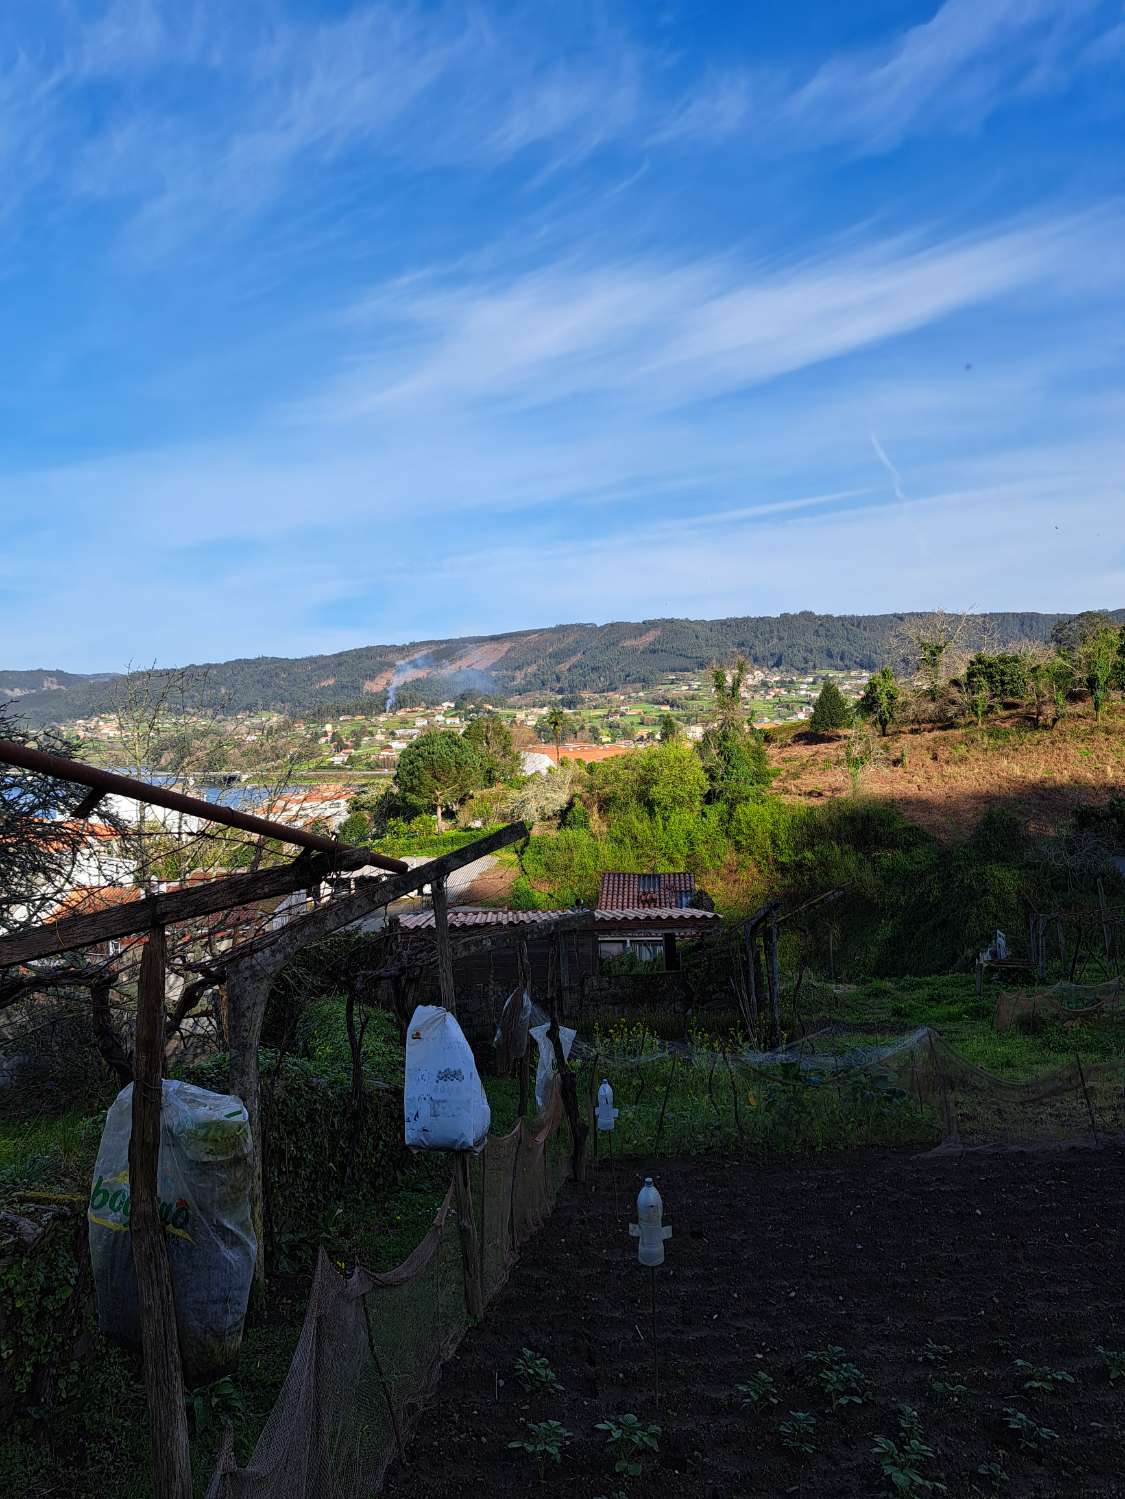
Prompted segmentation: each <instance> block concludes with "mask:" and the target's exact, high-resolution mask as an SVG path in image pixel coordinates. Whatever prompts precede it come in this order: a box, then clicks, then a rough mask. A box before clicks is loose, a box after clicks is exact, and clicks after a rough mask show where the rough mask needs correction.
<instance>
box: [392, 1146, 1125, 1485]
mask: <svg viewBox="0 0 1125 1499" xmlns="http://www.w3.org/2000/svg"><path fill="white" fill-rule="evenodd" d="M649 1169H653V1168H649ZM616 1174H617V1182H616V1188H617V1190H616V1197H615V1191H614V1182H613V1179H612V1177H611V1175H610V1168H609V1167H608V1166H607V1165H604V1164H603V1165H602V1166H601V1167H600V1168H599V1170H598V1172H597V1175H596V1178H595V1180H594V1184H593V1186H592V1188H589V1187H588V1188H578V1187H575V1186H574V1185H570V1186H569V1187H567V1188H566V1189H565V1190H564V1192H563V1193H562V1194H561V1196H560V1200H559V1206H558V1209H557V1211H556V1212H555V1214H554V1216H553V1217H552V1219H551V1220H550V1222H549V1223H548V1224H547V1226H546V1227H545V1228H544V1230H543V1232H542V1233H541V1234H540V1235H539V1237H538V1238H537V1239H536V1240H535V1242H534V1243H533V1244H532V1245H531V1246H529V1247H528V1249H527V1250H526V1251H525V1253H524V1256H523V1259H522V1262H521V1263H520V1264H519V1265H518V1266H517V1268H516V1270H515V1272H514V1273H513V1276H512V1278H511V1280H510V1281H509V1283H508V1285H507V1287H506V1288H505V1289H504V1290H503V1291H502V1292H501V1293H500V1295H499V1296H498V1297H497V1299H496V1301H495V1302H494V1303H493V1305H492V1306H491V1308H490V1309H489V1311H488V1314H487V1316H486V1320H485V1322H484V1324H483V1325H482V1326H480V1327H478V1328H477V1329H475V1330H474V1331H472V1332H471V1333H470V1334H469V1335H468V1337H467V1338H466V1339H465V1341H464V1343H463V1344H462V1346H461V1349H460V1352H459V1353H458V1355H457V1356H456V1357H455V1358H454V1359H453V1360H452V1361H451V1362H450V1364H449V1365H448V1366H447V1367H446V1369H445V1371H444V1374H443V1377H442V1379H441V1383H440V1385H439V1387H438V1389H437V1390H436V1392H435V1394H434V1396H433V1398H432V1400H431V1401H430V1403H429V1405H428V1407H427V1409H426V1411H425V1412H424V1414H423V1416H422V1418H421V1421H420V1423H419V1427H418V1430H417V1433H416V1435H415V1437H414V1440H413V1442H412V1443H411V1446H410V1448H409V1453H408V1456H409V1460H410V1462H409V1467H408V1468H403V1467H402V1466H401V1465H399V1464H396V1465H395V1466H394V1467H393V1468H392V1470H391V1472H390V1473H389V1475H388V1477H387V1481H386V1487H385V1491H384V1492H385V1493H386V1494H388V1495H391V1496H395V1499H407V1496H409V1499H452V1496H457V1499H463V1495H464V1494H466V1493H472V1492H480V1493H487V1494H488V1496H489V1499H504V1496H513V1499H515V1496H517V1495H518V1496H520V1499H525V1496H526V1495H528V1494H530V1493H535V1494H542V1495H544V1496H549V1495H552V1494H560V1495H561V1494H563V1493H565V1494H567V1496H568V1499H595V1496H605V1499H616V1496H617V1495H618V1494H619V1493H620V1494H622V1495H629V1496H631V1495H635V1494H639V1493H641V1492H642V1491H644V1490H646V1489H648V1491H649V1492H653V1493H659V1494H661V1495H667V1496H675V1499H680V1496H682V1499H748V1496H751V1495H771V1496H773V1495H783V1494H789V1493H796V1494H805V1495H814V1494H815V1495H817V1496H818V1499H821V1496H831V1495H839V1496H848V1499H858V1496H863V1499H871V1496H875V1495H879V1494H887V1495H889V1494H892V1493H893V1492H894V1489H893V1487H892V1483H891V1480H890V1478H889V1476H888V1475H887V1474H886V1473H885V1472H884V1471H883V1469H882V1468H881V1466H880V1463H879V1460H878V1459H877V1458H876V1456H875V1454H874V1452H873V1444H874V1441H875V1438H876V1437H877V1436H884V1437H887V1438H890V1439H892V1440H893V1441H894V1442H895V1443H896V1444H897V1445H898V1447H899V1449H900V1451H901V1449H902V1448H903V1447H904V1445H905V1439H904V1437H903V1435H902V1432H901V1429H900V1414H901V1413H900V1411H899V1409H898V1407H899V1403H900V1402H905V1403H906V1404H908V1405H909V1406H911V1407H913V1408H914V1409H915V1410H916V1411H917V1420H918V1423H919V1424H920V1428H921V1439H922V1441H923V1443H924V1444H925V1445H927V1446H928V1447H929V1448H930V1449H932V1452H933V1455H932V1457H926V1458H920V1459H919V1460H918V1461H917V1463H916V1471H917V1474H918V1476H919V1478H925V1479H927V1480H930V1481H932V1482H933V1483H934V1484H935V1489H934V1490H933V1492H937V1490H936V1485H937V1484H939V1483H941V1484H945V1485H946V1486H947V1491H948V1493H949V1495H951V1496H960V1495H965V1496H969V1495H973V1494H980V1495H992V1494H1003V1495H1009V1496H1017V1495H1018V1496H1020V1499H1026V1496H1031V1495H1041V1496H1047V1495H1050V1496H1058V1495H1063V1494H1068V1495H1074V1496H1082V1499H1095V1496H1097V1499H1102V1496H1119V1495H1125V1478H1123V1476H1122V1475H1125V1372H1123V1373H1122V1376H1121V1377H1119V1378H1118V1379H1117V1380H1116V1382H1111V1381H1110V1378H1109V1371H1108V1368H1107V1365H1106V1362H1105V1360H1104V1358H1103V1357H1102V1355H1100V1354H1099V1353H1098V1352H1097V1349H1098V1345H1102V1346H1103V1347H1104V1348H1106V1349H1110V1350H1114V1349H1122V1348H1125V1291H1123V1289H1122V1280H1121V1266H1122V1263H1125V1254H1123V1249H1125V1246H1123V1244H1122V1237H1123V1221H1125V1214H1123V1209H1125V1174H1123V1172H1122V1163H1121V1157H1120V1154H1119V1153H1112V1152H1109V1151H1105V1152H1103V1151H1096V1150H1087V1151H1074V1152H1065V1153H1054V1152H1051V1153H1046V1154H1040V1155H1023V1154H1000V1155H994V1156H967V1157H962V1158H960V1159H951V1160H945V1161H940V1162H934V1161H919V1160H916V1159H914V1158H912V1157H911V1156H910V1155H909V1154H908V1153H905V1152H901V1151H885V1150H881V1151H854V1152H850V1153H849V1154H847V1155H830V1156H824V1155H822V1156H817V1157H815V1158H813V1157H788V1158H773V1159H756V1160H746V1159H725V1158H720V1157H715V1156H711V1157H702V1158H696V1159H693V1160H679V1161H672V1162H664V1163H661V1164H660V1165H659V1166H657V1167H656V1168H655V1176H656V1180H657V1184H658V1185H659V1187H660V1188H661V1190H662V1191H663V1193H664V1197H665V1202H666V1204H667V1205H668V1211H667V1212H666V1221H667V1222H670V1223H671V1224H672V1227H673V1230H674V1237H673V1239H672V1241H671V1243H670V1245H669V1248H668V1260H667V1263H666V1264H665V1266H664V1267H663V1268H662V1269H660V1270H658V1271H657V1272H656V1275H657V1332H658V1346H659V1354H660V1381H661V1396H662V1398H661V1400H660V1403H659V1404H657V1402H656V1399H655V1395H654V1388H653V1360H652V1347H651V1341H650V1339H651V1320H650V1307H649V1289H650V1283H649V1272H647V1271H642V1270H641V1269H640V1268H639V1266H638V1265H637V1263H636V1252H635V1247H634V1245H633V1243H632V1242H631V1241H630V1240H629V1238H628V1231H627V1224H628V1221H629V1219H630V1218H631V1217H632V1216H634V1214H633V1202H634V1199H635V1194H636V1191H637V1188H638V1186H639V1184H640V1180H641V1173H640V1171H639V1170H638V1169H637V1167H636V1165H635V1163H632V1162H630V1163H628V1164H621V1163H619V1164H618V1165H617V1167H616ZM833 1346H835V1347H837V1348H839V1349H840V1350H842V1353H837V1354H835V1355H831V1356H830V1357H829V1360H828V1362H829V1363H830V1364H831V1363H832V1362H833V1360H834V1361H835V1364H836V1366H837V1367H840V1366H841V1365H843V1364H851V1365H854V1366H855V1369H856V1371H857V1374H858V1376H862V1378H860V1379H858V1380H857V1382H856V1383H855V1388H856V1390H857V1391H858V1393H859V1394H860V1395H861V1397H862V1403H859V1404H850V1403H849V1404H840V1405H839V1406H838V1407H837V1409H836V1410H835V1411H833V1409H832V1404H831V1399H830V1396H829V1394H828V1393H827V1391H826V1389H825V1387H824V1384H823V1383H821V1382H818V1380H817V1379H816V1376H815V1368H814V1366H813V1365H812V1364H810V1363H808V1362H806V1361H805V1356H806V1355H809V1354H812V1353H816V1352H818V1351H823V1350H826V1349H830V1348H832V1347H833ZM524 1347H530V1348H531V1349H533V1350H534V1351H535V1352H536V1353H537V1354H541V1355H544V1356H545V1357H546V1358H547V1360H548V1361H549V1363H550V1365H551V1367H552V1369H553V1371H554V1372H555V1374H556V1375H557V1378H558V1380H559V1381H560V1382H561V1385H562V1386H563V1390H562V1392H561V1393H550V1392H537V1393H536V1392H532V1393H527V1392H525V1390H524V1389H523V1388H521V1386H520V1383H519V1381H518V1380H517V1379H516V1377H515V1364H516V1360H517V1358H518V1357H519V1355H520V1350H521V1349H522V1348H524ZM1017 1360H1025V1361H1027V1363H1029V1364H1031V1365H1034V1366H1039V1369H1040V1374H1039V1379H1038V1381H1036V1380H1035V1376H1034V1375H1033V1374H1032V1373H1029V1371H1028V1370H1026V1369H1024V1370H1021V1369H1020V1368H1018V1367H1017ZM761 1374H767V1375H768V1376H770V1378H771V1379H772V1380H773V1381H774V1385H775V1390H774V1393H775V1394H776V1397H777V1400H778V1404H777V1405H770V1404H768V1403H763V1404H762V1405H761V1408H758V1409H743V1408H742V1406H741V1404H740V1402H741V1401H742V1400H743V1399H744V1398H745V1397H743V1396H741V1395H740V1393H739V1390H738V1386H739V1385H745V1384H752V1383H753V1382H754V1378H753V1377H754V1376H755V1375H761ZM1048 1375H1049V1376H1050V1377H1047V1376H1048ZM1063 1375H1069V1376H1070V1378H1071V1379H1072V1380H1073V1383H1070V1382H1068V1381H1067V1380H1066V1379H1065V1378H1063V1377H1062V1376H1063ZM1029 1380H1031V1381H1033V1382H1039V1383H1045V1384H1046V1385H1047V1386H1048V1389H1047V1390H1034V1389H1033V1390H1028V1389H1026V1388H1025V1386H1026V1385H1027V1383H1028V1382H1029ZM867 1381H869V1384H867V1383H866V1382H867ZM939 1386H944V1387H945V1388H944V1389H941V1388H939ZM847 1387H848V1379H847V1378H845V1380H844V1382H843V1385H842V1386H841V1387H840V1388H841V1389H846V1388H847ZM959 1387H960V1388H959ZM838 1393H839V1390H838ZM1006 1407H1007V1408H1009V1409H1010V1410H1015V1411H1018V1412H1020V1413H1022V1415H1023V1416H1024V1417H1026V1418H1027V1422H1028V1426H1025V1428H1024V1430H1023V1432H1022V1433H1021V1432H1017V1431H1016V1430H1014V1429H1012V1428H1011V1427H1010V1426H1009V1425H1008V1424H1007V1422H1008V1419H1009V1418H1008V1417H1006V1416H1005V1414H1004V1412H1005V1408H1006ZM794 1411H803V1412H808V1413H810V1414H811V1415H812V1416H814V1417H815V1421H816V1425H815V1429H814V1431H813V1434H812V1436H811V1437H810V1438H809V1443H808V1444H809V1445H810V1446H811V1448H812V1451H811V1452H809V1453H802V1452H799V1451H795V1450H792V1449H791V1448H789V1447H787V1446H786V1445H785V1442H784V1439H783V1433H782V1431H781V1426H782V1424H783V1423H785V1422H788V1421H789V1420H790V1419H791V1418H790V1413H791V1412H794ZM623 1414H635V1415H637V1416H638V1417H639V1418H640V1421H641V1422H642V1424H649V1423H656V1424H658V1425H659V1426H660V1428H661V1434H660V1437H659V1450H658V1452H657V1453H656V1454H655V1456H654V1457H652V1458H650V1466H651V1470H652V1473H653V1482H654V1484H655V1488H652V1489H649V1488H648V1485H646V1484H644V1483H643V1481H642V1480H639V1479H637V1478H635V1477H633V1478H630V1477H628V1476H622V1475H620V1474H618V1473H616V1472H615V1471H614V1464H613V1460H612V1457H611V1456H610V1455H609V1453H608V1449H607V1446H606V1435H605V1433H604V1432H601V1431H598V1430H596V1429H595V1428H596V1426H597V1423H598V1422H601V1421H604V1420H606V1419H607V1418H611V1417H619V1416H621V1415H623ZM549 1420H557V1421H559V1422H561V1424H562V1425H563V1427H565V1428H566V1430H567V1431H569V1432H571V1433H573V1434H574V1435H573V1437H572V1439H570V1440H568V1441H566V1442H564V1444H563V1446H562V1449H561V1462H559V1463H558V1464H556V1463H554V1462H553V1461H551V1460H550V1458H549V1457H548V1459H547V1461H546V1462H545V1464H544V1469H545V1477H544V1482H543V1483H542V1485H540V1483H539V1482H538V1478H537V1473H536V1465H535V1463H534V1461H533V1460H532V1459H530V1458H529V1457H528V1456H527V1455H525V1454H524V1453H523V1452H519V1451H513V1450H510V1449H509V1446H508V1444H509V1443H510V1442H512V1441H516V1440H520V1439H524V1438H527V1437H528V1436H529V1431H528V1428H527V1426H526V1425H525V1424H524V1423H525V1422H535V1423H539V1422H544V1421H549ZM1031 1428H1034V1429H1035V1431H1038V1432H1040V1433H1041V1432H1042V1431H1043V1430H1044V1429H1048V1430H1049V1431H1051V1432H1054V1433H1056V1434H1057V1435H1055V1436H1054V1437H1049V1436H1042V1435H1039V1436H1036V1435H1035V1434H1034V1432H1033V1431H1032V1430H1031ZM906 1492H913V1493H919V1494H921V1493H924V1492H926V1490H924V1489H923V1488H921V1487H916V1488H913V1489H908V1490H907V1491H906Z"/></svg>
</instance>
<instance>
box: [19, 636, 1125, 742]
mask: <svg viewBox="0 0 1125 1499" xmlns="http://www.w3.org/2000/svg"><path fill="white" fill-rule="evenodd" d="M905 617H906V616H904V615H901V614H869V615H862V614H841V615H833V614H814V613H812V612H810V611H802V612H800V613H796V614H781V615H777V616H751V615H746V616H739V617H736V618H732V619H718V620H693V619H646V620H622V621H617V622H615V623H612V624H606V625H593V624H573V625H554V626H551V627H550V628H547V629H538V630H518V631H514V632H512V633H509V634H503V635H474V636H465V637H462V638H459V639H452V640H422V641H413V642H410V643H407V644H401V645H371V646H362V647H360V648H359V649H357V650H350V651H340V652H337V653H335V654H333V655H318V656H298V657H293V658H289V657H284V656H256V657H252V658H243V659H239V660H234V661H224V662H211V663H206V664H205V665H204V666H202V667H201V668H199V669H200V670H203V671H205V672H206V674H207V684H208V696H209V697H210V698H211V699H212V700H213V701H214V702H216V703H217V704H218V705H219V706H220V708H221V709H222V710H224V711H227V712H231V713H236V712H241V711H253V710H258V709H266V708H270V709H279V710H282V711H289V712H293V713H301V714H306V713H321V712H326V711H328V710H332V711H334V712H339V711H341V710H343V709H345V708H349V707H351V708H356V707H360V708H364V707H366V708H369V707H371V706H372V703H373V701H374V702H376V703H379V704H380V706H381V702H380V700H385V698H386V695H387V693H388V691H389V690H390V689H391V688H392V687H395V688H397V687H399V686H402V685H404V684H406V683H409V684H410V686H411V689H412V690H413V691H414V692H416V693H419V694H421V695H422V697H423V698H424V699H425V700H427V701H439V700H440V699H442V698H444V697H450V696H455V695H456V694H457V693H459V692H465V691H471V690H476V691H484V692H491V693H495V694H497V695H503V696H511V695H513V694H518V693H538V694H543V693H550V692H561V693H566V692H583V691H600V692H604V691H614V690H617V689H619V688H623V687H627V686H645V685H648V684H651V683H655V682H658V681H660V680H661V679H663V678H665V677H667V676H668V675H669V673H672V672H700V671H703V670H705V669H706V668H707V667H708V666H709V665H710V664H712V663H713V662H716V661H726V660H727V659H729V657H730V656H731V655H732V654H734V653H736V652H737V653H741V654H743V655H745V656H746V657H747V658H748V659H749V660H750V662H751V663H752V664H753V665H755V666H762V667H770V668H774V669H786V668H789V669H791V670H793V671H794V672H795V673H801V672H808V671H815V670H818V669H819V670H825V669H838V670H847V669H851V668H856V669H870V668H873V667H875V666H877V665H879V664H880V663H882V662H884V661H887V660H888V659H890V658H891V657H892V656H893V655H894V653H895V639H896V635H897V632H898V630H899V628H900V626H901V624H902V621H903V619H904V618H905ZM982 618H983V619H984V620H986V621H987V623H988V629H989V631H990V633H991V635H992V636H993V638H994V639H995V641H996V643H997V644H999V645H1001V646H1012V645H1016V644H1018V643H1020V642H1023V641H1042V640H1046V639H1047V638H1048V637H1049V635H1050V633H1051V630H1052V629H1053V627H1054V626H1055V624H1056V623H1057V622H1058V621H1059V620H1060V619H1063V618H1066V616H1064V615H1060V614H1036V613H998V614H990V615H985V616H982ZM1115 618H1118V619H1122V620H1125V610H1119V611H1117V613H1116V615H1115ZM967 643H968V644H970V645H971V644H973V642H972V640H969V641H968V642H967ZM114 680H115V678H114V677H113V676H112V674H108V673H101V674H97V675H92V676H81V675H77V674H72V673H67V672H63V671H49V672H48V671H19V672H17V671H3V670H0V694H2V695H3V696H4V697H7V698H14V699H16V700H17V701H18V704H19V712H20V714H21V715H22V716H24V717H25V718H27V719H28V720H29V721H31V722H33V723H50V722H61V721H66V720H70V719H74V718H80V717H83V716H86V715H89V714H92V713H97V712H101V711H104V710H105V709H106V708H108V707H109V706H110V704H111V702H112V698H113V692H114V687H113V683H114Z"/></svg>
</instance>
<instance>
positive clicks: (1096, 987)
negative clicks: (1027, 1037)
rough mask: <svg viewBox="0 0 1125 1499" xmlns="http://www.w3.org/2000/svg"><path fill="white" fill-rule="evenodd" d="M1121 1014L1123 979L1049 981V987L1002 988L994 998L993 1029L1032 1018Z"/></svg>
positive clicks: (1081, 1018)
mask: <svg viewBox="0 0 1125 1499" xmlns="http://www.w3.org/2000/svg"><path fill="white" fill-rule="evenodd" d="M1114 1015H1125V981H1122V980H1121V979H1119V978H1116V979H1109V980H1108V981H1107V982H1105V983H1103V984H1068V983H1061V984H1052V986H1051V987H1050V988H1049V989H1002V990H1001V991H1000V994H999V996H998V997H997V1000H996V1029H997V1030H998V1031H1001V1032H1002V1031H1009V1030H1011V1029H1012V1028H1013V1027H1014V1026H1017V1025H1019V1024H1020V1023H1021V1022H1027V1021H1029V1020H1032V1019H1039V1020H1062V1021H1086V1020H1096V1019H1101V1018H1103V1017H1104V1018H1110V1017H1112V1016H1114Z"/></svg>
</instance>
